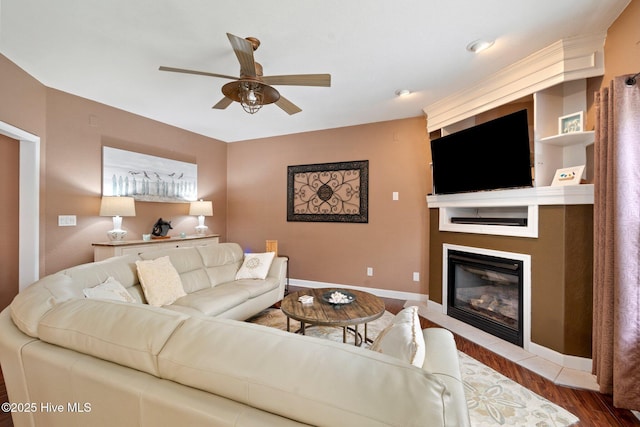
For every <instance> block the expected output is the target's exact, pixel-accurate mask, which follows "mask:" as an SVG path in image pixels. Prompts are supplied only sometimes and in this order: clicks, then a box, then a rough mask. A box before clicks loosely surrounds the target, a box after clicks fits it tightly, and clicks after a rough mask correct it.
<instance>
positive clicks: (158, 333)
mask: <svg viewBox="0 0 640 427" xmlns="http://www.w3.org/2000/svg"><path fill="white" fill-rule="evenodd" d="M186 319H188V316H186V315H184V314H180V313H176V312H173V311H168V310H163V309H161V308H155V307H150V306H148V305H143V304H128V303H121V302H116V301H104V300H91V299H72V300H69V301H65V302H63V303H60V304H58V305H56V306H55V307H53V308H52V309H51V310H50V311H49V312H48V313H47V314H46V315H45V316H43V317H42V319H41V320H40V323H39V325H38V335H39V336H40V339H41V340H42V341H45V342H48V343H51V344H56V345H59V346H61V347H65V348H69V349H71V350H75V351H78V352H80V353H86V354H90V355H92V356H95V357H98V358H100V359H104V360H109V361H111V362H115V363H119V364H121V365H124V366H128V367H130V368H134V369H138V370H140V371H144V372H147V373H149V374H152V375H155V376H158V367H157V355H158V353H159V352H160V350H161V349H162V348H163V347H164V345H165V344H166V342H167V339H169V337H170V336H171V335H172V334H173V333H174V332H175V330H176V329H177V328H179V327H180V325H182V323H183V322H184V321H185V320H186Z"/></svg>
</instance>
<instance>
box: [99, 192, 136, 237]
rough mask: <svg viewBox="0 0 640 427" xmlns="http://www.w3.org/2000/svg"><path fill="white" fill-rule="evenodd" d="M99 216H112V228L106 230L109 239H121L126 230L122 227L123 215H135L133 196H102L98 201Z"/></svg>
mask: <svg viewBox="0 0 640 427" xmlns="http://www.w3.org/2000/svg"><path fill="white" fill-rule="evenodd" d="M100 216H111V217H113V230H110V231H107V236H109V239H111V240H123V239H124V237H125V236H126V235H127V232H126V231H125V230H123V229H122V217H123V216H136V205H135V201H134V200H133V197H118V196H103V197H102V200H101V202H100Z"/></svg>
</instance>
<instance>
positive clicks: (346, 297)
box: [322, 290, 356, 306]
mask: <svg viewBox="0 0 640 427" xmlns="http://www.w3.org/2000/svg"><path fill="white" fill-rule="evenodd" d="M355 299H356V296H355V295H354V294H352V293H351V292H347V291H343V290H333V291H328V292H325V293H323V294H322V300H323V301H324V302H328V303H329V304H331V305H335V306H340V305H345V304H351V303H352V302H353V301H355Z"/></svg>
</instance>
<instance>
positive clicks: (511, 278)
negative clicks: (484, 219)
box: [446, 250, 524, 347]
mask: <svg viewBox="0 0 640 427" xmlns="http://www.w3.org/2000/svg"><path fill="white" fill-rule="evenodd" d="M446 253H447V258H446V268H447V280H446V282H447V283H446V284H447V303H446V308H447V314H448V315H449V316H451V317H453V318H455V319H458V320H460V321H462V322H465V323H467V324H469V325H471V326H474V327H476V328H479V329H481V330H483V331H485V332H488V333H490V334H492V335H495V336H497V337H499V338H502V339H504V340H506V341H509V342H511V343H513V344H516V345H519V346H521V347H522V346H523V336H524V334H523V329H524V328H523V324H524V319H523V312H524V303H523V296H524V268H523V261H522V260H519V259H510V258H504V257H501V256H492V255H487V254H482V253H474V252H466V251H460V250H448V251H446Z"/></svg>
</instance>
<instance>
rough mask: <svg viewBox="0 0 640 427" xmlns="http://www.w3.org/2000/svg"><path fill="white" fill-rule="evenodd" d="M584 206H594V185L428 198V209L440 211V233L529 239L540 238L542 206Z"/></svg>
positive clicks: (519, 189) (520, 189) (445, 195)
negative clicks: (467, 220)
mask: <svg viewBox="0 0 640 427" xmlns="http://www.w3.org/2000/svg"><path fill="white" fill-rule="evenodd" d="M583 204H593V184H583V185H572V186H558V187H531V188H518V189H513V190H496V191H478V192H473V193H461V194H443V195H433V196H427V206H428V207H429V208H438V209H439V226H438V227H439V230H440V231H453V232H459V233H473V234H491V235H496V236H515V237H530V238H537V237H538V207H539V206H541V205H583ZM457 217H476V218H482V217H485V218H494V219H495V218H518V219H523V220H526V225H522V226H513V225H493V224H483V223H482V222H478V223H476V224H460V223H457V222H456V221H455V220H452V218H457Z"/></svg>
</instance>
